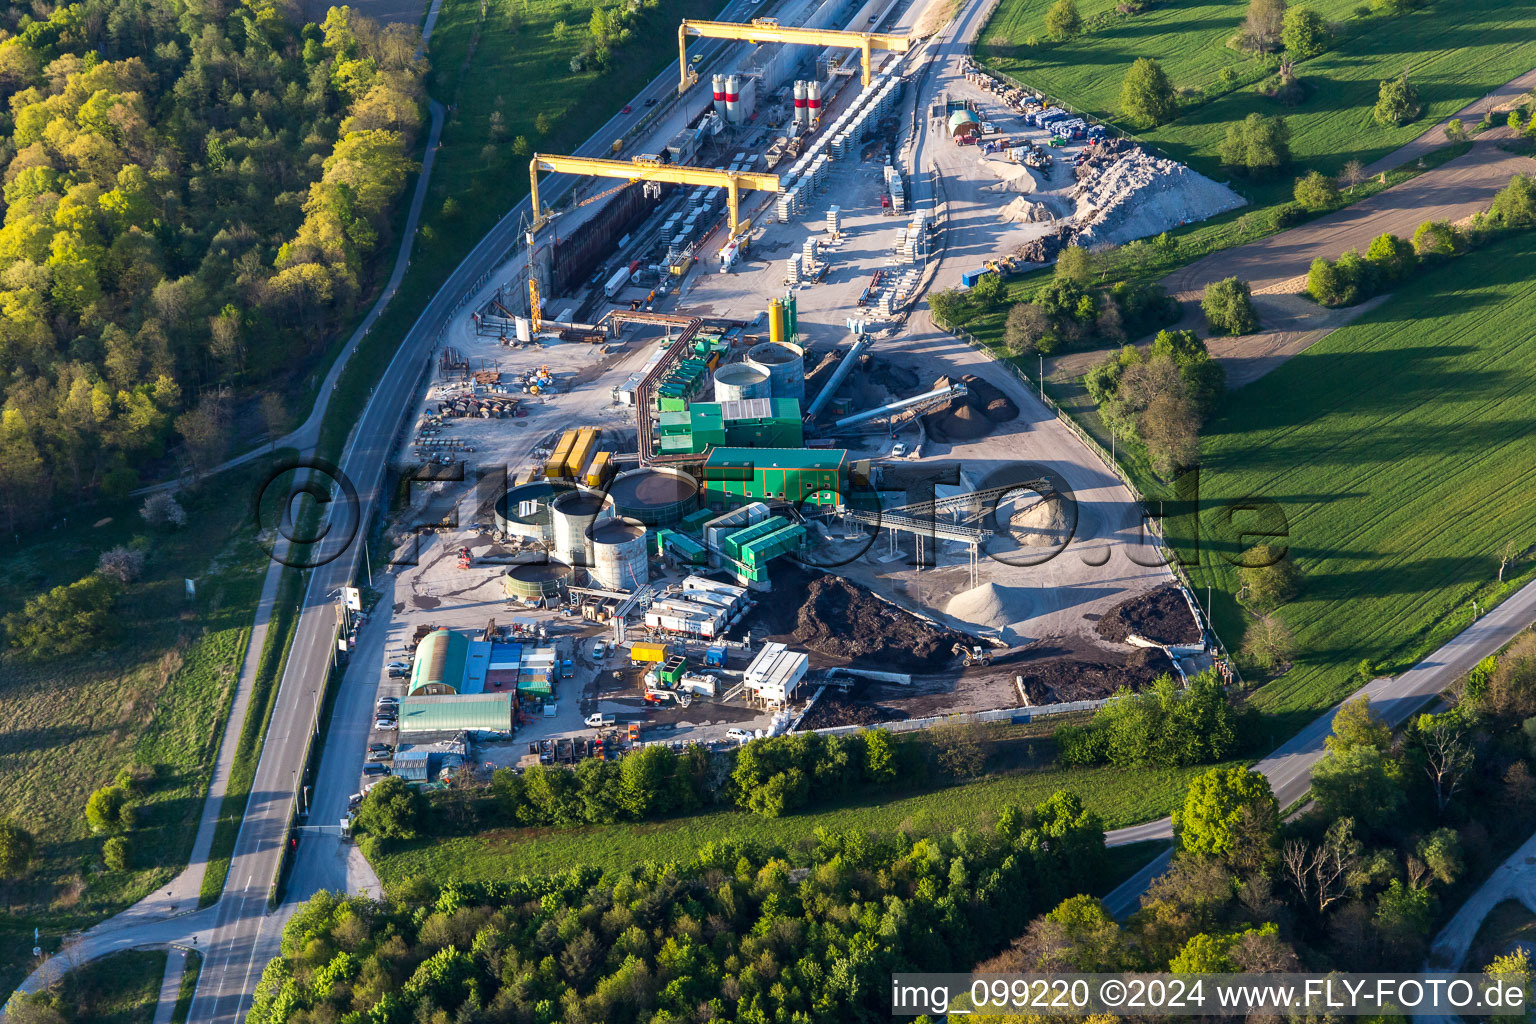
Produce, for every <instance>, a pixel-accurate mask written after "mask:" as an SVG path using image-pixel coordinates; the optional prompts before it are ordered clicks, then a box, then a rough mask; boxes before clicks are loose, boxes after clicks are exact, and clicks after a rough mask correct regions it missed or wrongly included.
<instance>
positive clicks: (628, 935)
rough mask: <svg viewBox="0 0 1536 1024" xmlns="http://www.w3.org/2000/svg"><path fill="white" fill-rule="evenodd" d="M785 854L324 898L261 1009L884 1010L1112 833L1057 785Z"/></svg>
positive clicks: (1051, 900) (305, 1021) (1011, 926)
mask: <svg viewBox="0 0 1536 1024" xmlns="http://www.w3.org/2000/svg"><path fill="white" fill-rule="evenodd" d="M788 856H789V855H788V854H787V853H786V852H785V851H783V850H772V849H754V848H749V847H744V846H738V845H736V844H731V843H711V844H709V845H706V846H705V847H703V848H702V849H699V850H697V851H694V852H693V853H692V854H681V851H680V859H679V860H678V861H676V862H671V863H665V864H658V863H644V864H636V865H634V866H632V867H629V868H627V869H625V870H623V871H617V872H610V873H608V874H600V873H599V872H597V871H595V870H592V869H583V868H574V869H572V870H571V871H569V872H567V873H565V874H562V875H557V876H552V877H543V878H517V879H509V880H507V881H505V882H497V883H492V884H460V883H454V882H446V883H444V884H439V883H438V882H437V881H434V880H432V879H427V878H417V879H414V880H412V881H411V882H409V883H407V884H406V885H404V886H402V887H400V891H396V892H391V893H390V897H391V899H390V900H388V901H385V902H376V901H372V900H369V899H366V898H343V897H337V896H334V895H331V894H328V893H320V894H319V895H317V896H315V897H314V898H313V899H312V900H311V901H310V902H309V903H308V904H307V905H306V906H304V907H302V908H300V909H299V911H298V912H297V913H296V914H295V915H294V916H293V918H292V920H291V921H290V922H289V924H288V926H287V929H286V930H285V932H284V936H283V948H282V952H283V955H282V957H280V958H279V959H277V960H274V961H273V962H272V964H271V965H269V966H268V967H267V970H266V973H265V974H264V976H263V977H262V981H261V985H260V987H259V989H258V992H257V997H256V1001H255V1003H254V1005H253V1006H252V1009H251V1014H250V1017H249V1018H248V1020H250V1021H251V1022H252V1024H279V1022H288V1024H309V1022H316V1021H334V1020H343V1019H348V1020H354V1019H355V1020H367V1021H376V1022H380V1024H385V1022H400V1024H406V1022H409V1021H438V1020H442V1021H445V1022H446V1021H477V1022H490V1021H507V1022H512V1021H517V1022H529V1024H534V1022H537V1024H554V1022H557V1021H559V1022H565V1024H584V1022H593V1024H596V1022H604V1024H627V1022H639V1021H645V1022H649V1024H670V1022H681V1021H685V1020H690V1021H691V1020H703V1019H713V1020H736V1021H746V1022H754V1024H767V1022H769V1021H786V1022H797V1024H798V1022H803V1024H811V1022H813V1021H815V1022H820V1021H828V1020H842V1021H875V1020H879V1021H884V1020H888V1019H889V1018H890V1007H889V996H888V989H889V981H890V974H891V972H892V971H899V970H916V969H922V970H929V971H944V970H966V969H968V968H969V966H970V965H971V964H973V963H975V962H976V961H977V960H978V959H980V958H981V957H984V956H989V955H992V954H993V953H995V952H996V951H997V950H998V949H1000V948H1001V947H1002V946H1003V944H1004V943H1006V942H1007V941H1008V940H1009V939H1010V938H1011V937H1012V936H1013V935H1014V934H1015V933H1016V931H1017V928H1018V927H1019V924H1020V922H1021V921H1023V920H1026V919H1027V918H1028V916H1029V915H1031V914H1033V913H1039V912H1041V911H1042V910H1044V909H1045V908H1047V907H1050V906H1053V905H1054V904H1055V903H1057V902H1058V901H1060V900H1061V899H1063V898H1065V897H1066V896H1067V895H1068V894H1070V893H1074V892H1079V891H1082V890H1083V889H1085V888H1087V887H1089V886H1090V885H1092V884H1093V882H1094V880H1095V873H1096V872H1097V871H1099V870H1100V869H1101V865H1102V863H1103V857H1104V830H1103V827H1102V825H1101V824H1100V823H1099V821H1098V819H1097V818H1096V817H1095V816H1094V815H1093V814H1092V813H1090V812H1086V811H1084V810H1083V808H1082V804H1081V802H1080V801H1078V799H1077V798H1076V797H1074V796H1072V795H1071V794H1068V793H1065V792H1059V793H1057V794H1056V795H1054V796H1053V797H1051V798H1050V799H1049V800H1047V801H1045V802H1044V803H1042V804H1040V805H1039V806H1037V807H1035V808H1032V809H1027V808H1019V807H1011V806H1010V807H1004V808H1001V809H1000V812H999V815H998V819H997V824H996V827H995V828H993V829H992V830H991V831H990V832H973V831H969V830H960V831H956V832H955V833H953V834H952V835H949V836H944V837H939V838H936V839H920V840H913V839H912V838H911V837H909V836H905V835H893V836H881V835H870V834H863V833H839V834H832V833H829V832H827V831H825V830H819V831H818V835H817V836H816V841H815V844H814V847H813V849H812V850H811V853H810V857H809V861H810V863H809V865H808V866H805V867H795V866H792V864H791V862H790V860H789V859H788ZM798 859H799V858H798V857H797V860H798Z"/></svg>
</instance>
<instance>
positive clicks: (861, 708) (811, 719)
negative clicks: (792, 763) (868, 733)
mask: <svg viewBox="0 0 1536 1024" xmlns="http://www.w3.org/2000/svg"><path fill="white" fill-rule="evenodd" d="M906 717H907V716H906V715H904V714H902V713H901V712H900V711H896V710H893V709H891V708H887V707H882V706H880V705H879V704H865V703H863V702H862V701H857V700H853V699H851V698H850V697H848V696H846V695H845V694H842V693H839V692H837V691H836V690H828V691H827V692H826V693H824V694H822V695H821V699H819V700H818V701H816V703H815V705H813V706H812V707H811V713H810V714H808V715H806V716H805V718H803V719H802V720H801V722H800V726H799V727H800V728H801V729H831V728H834V727H835V726H839V725H875V724H877V723H879V722H899V721H901V720H902V719H904V718H906Z"/></svg>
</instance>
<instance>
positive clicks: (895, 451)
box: [891, 441, 907, 459]
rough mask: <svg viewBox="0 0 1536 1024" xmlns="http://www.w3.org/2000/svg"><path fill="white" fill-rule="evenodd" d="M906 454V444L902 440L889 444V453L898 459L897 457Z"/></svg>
mask: <svg viewBox="0 0 1536 1024" xmlns="http://www.w3.org/2000/svg"><path fill="white" fill-rule="evenodd" d="M906 454H907V446H906V445H905V444H903V443H902V442H900V441H897V442H896V443H895V444H893V445H891V455H893V456H894V457H896V458H898V459H899V458H902V457H903V456H905V455H906Z"/></svg>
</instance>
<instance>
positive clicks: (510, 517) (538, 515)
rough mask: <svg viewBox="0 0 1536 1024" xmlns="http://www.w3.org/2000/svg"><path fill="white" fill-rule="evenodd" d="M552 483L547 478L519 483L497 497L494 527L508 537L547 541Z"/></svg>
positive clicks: (553, 487)
mask: <svg viewBox="0 0 1536 1024" xmlns="http://www.w3.org/2000/svg"><path fill="white" fill-rule="evenodd" d="M554 496H555V486H554V485H553V484H552V483H550V482H549V481H548V480H534V481H533V482H531V483H526V484H519V485H517V486H516V487H513V488H511V489H509V490H508V491H507V493H505V494H503V495H502V496H501V497H499V498H497V499H496V529H498V530H500V531H501V532H502V533H505V534H507V535H508V536H511V537H522V538H523V539H524V540H536V541H540V542H548V540H549V502H550V499H552V498H553V497H554Z"/></svg>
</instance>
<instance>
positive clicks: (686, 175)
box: [528, 153, 779, 238]
mask: <svg viewBox="0 0 1536 1024" xmlns="http://www.w3.org/2000/svg"><path fill="white" fill-rule="evenodd" d="M540 171H555V172H557V173H560V174H585V175H588V176H590V177H597V178H627V179H629V181H630V182H631V183H633V182H637V181H665V182H671V183H672V184H675V185H709V186H711V187H716V188H718V187H721V186H724V188H725V189H726V194H727V202H726V204H725V206H726V210H727V212H728V213H729V215H730V218H731V237H732V238H736V237H737V236H739V235H741V234H742V233H743V232H744V231H745V230H746V229H747V228H748V227H750V226H751V225H750V224H748V225H743V224H742V223H741V221H740V220H739V218H738V215H737V210H736V206H737V200H738V198H739V196H740V193H741V190H742V189H748V190H755V191H759V192H777V191H778V190H779V176H778V175H777V174H753V173H751V172H749V171H720V170H715V169H714V168H710V167H687V166H684V165H681V164H664V163H660V162H659V161H656V160H641V159H639V158H635V159H633V160H601V159H598V158H596V157H586V156H549V155H547V154H545V153H535V154H534V156H533V159H532V160H530V161H529V162H528V179H529V183H530V185H531V186H532V187H531V190H530V194H529V200H530V203H531V205H532V207H533V227H534V230H538V229H539V228H540V227H542V226H543V223H544V215H543V213H542V212H541V210H540V208H539V172H540Z"/></svg>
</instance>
